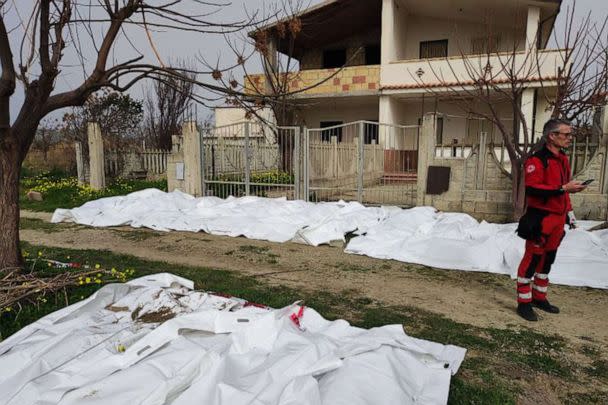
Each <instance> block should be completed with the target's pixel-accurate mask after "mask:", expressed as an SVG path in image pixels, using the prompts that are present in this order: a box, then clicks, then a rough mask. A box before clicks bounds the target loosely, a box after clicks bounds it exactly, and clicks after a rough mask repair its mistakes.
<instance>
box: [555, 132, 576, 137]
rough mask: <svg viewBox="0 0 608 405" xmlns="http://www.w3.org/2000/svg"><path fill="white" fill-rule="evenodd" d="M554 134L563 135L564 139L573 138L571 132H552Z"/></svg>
mask: <svg viewBox="0 0 608 405" xmlns="http://www.w3.org/2000/svg"><path fill="white" fill-rule="evenodd" d="M554 134H558V135H563V136H564V138H572V137H574V134H573V133H572V132H554Z"/></svg>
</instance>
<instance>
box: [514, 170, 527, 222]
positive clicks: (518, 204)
mask: <svg viewBox="0 0 608 405" xmlns="http://www.w3.org/2000/svg"><path fill="white" fill-rule="evenodd" d="M511 174H512V176H513V180H512V183H511V185H512V186H511V187H512V189H511V195H512V197H513V198H512V200H513V220H514V221H519V218H521V216H522V215H523V214H524V211H525V209H526V179H525V172H524V168H523V164H522V163H521V161H513V162H512V169H511Z"/></svg>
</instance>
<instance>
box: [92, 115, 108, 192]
mask: <svg viewBox="0 0 608 405" xmlns="http://www.w3.org/2000/svg"><path fill="white" fill-rule="evenodd" d="M87 135H88V139H89V167H90V181H89V184H90V185H91V188H93V189H95V190H101V189H103V188H105V187H106V172H105V160H104V159H105V158H104V154H103V138H102V137H101V127H100V126H99V123H97V122H89V124H88V127H87Z"/></svg>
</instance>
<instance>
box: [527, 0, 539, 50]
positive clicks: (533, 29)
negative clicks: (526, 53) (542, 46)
mask: <svg viewBox="0 0 608 405" xmlns="http://www.w3.org/2000/svg"><path fill="white" fill-rule="evenodd" d="M539 28H540V8H538V7H536V6H530V7H528V22H527V25H526V50H529V49H536V48H537V45H538V40H537V38H538V29H539Z"/></svg>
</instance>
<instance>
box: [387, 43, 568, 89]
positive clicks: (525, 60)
mask: <svg viewBox="0 0 608 405" xmlns="http://www.w3.org/2000/svg"><path fill="white" fill-rule="evenodd" d="M563 52H564V51H563V50H559V49H556V50H553V49H552V50H540V51H538V58H536V57H535V56H533V55H531V54H530V53H527V52H525V51H521V52H516V53H513V52H504V53H498V54H492V55H490V56H488V55H466V56H464V57H463V56H457V57H448V58H436V59H413V60H401V61H396V62H392V63H389V64H387V65H383V66H382V72H381V79H380V88H381V90H388V91H390V90H400V92H406V93H418V92H420V91H421V90H423V89H425V88H426V89H428V88H436V89H437V90H438V91H440V90H441V88H442V87H444V88H445V87H448V86H462V85H466V84H471V85H472V84H473V78H474V77H473V76H480V75H481V72H483V71H484V70H485V69H491V70H490V72H491V73H490V74H491V76H492V77H493V81H494V82H495V83H497V84H500V83H501V82H503V81H504V82H506V81H508V79H507V75H506V74H505V73H504V67H505V66H508V67H511V66H514V67H515V71H516V72H519V74H518V75H519V76H520V77H521V78H522V79H525V80H527V81H529V82H530V83H531V84H530V86H531V87H536V86H541V83H540V82H541V81H542V82H543V85H545V86H547V85H551V82H552V81H555V80H556V78H557V75H558V69H560V68H561V67H563V59H562V58H563ZM536 61H538V65H537V62H536ZM547 82H548V83H547ZM535 83H536V84H535Z"/></svg>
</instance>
